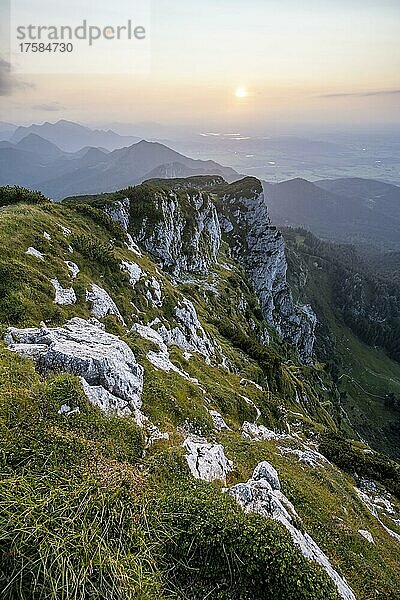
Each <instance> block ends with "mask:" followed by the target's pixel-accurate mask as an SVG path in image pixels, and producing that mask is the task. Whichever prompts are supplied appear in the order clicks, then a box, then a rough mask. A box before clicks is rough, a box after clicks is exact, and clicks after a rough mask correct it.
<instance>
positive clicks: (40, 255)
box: [25, 246, 46, 261]
mask: <svg viewBox="0 0 400 600" xmlns="http://www.w3.org/2000/svg"><path fill="white" fill-rule="evenodd" d="M25 254H29V256H34V257H35V258H38V259H39V260H43V261H44V257H45V256H46V255H45V254H43V252H39V250H36V248H33V247H32V246H29V248H28V250H27V251H26V252H25Z"/></svg>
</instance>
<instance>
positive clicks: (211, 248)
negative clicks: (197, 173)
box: [130, 190, 221, 275]
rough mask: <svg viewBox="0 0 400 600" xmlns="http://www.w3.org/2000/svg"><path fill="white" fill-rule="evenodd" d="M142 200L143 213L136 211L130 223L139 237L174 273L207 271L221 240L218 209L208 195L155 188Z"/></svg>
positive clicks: (150, 251)
mask: <svg viewBox="0 0 400 600" xmlns="http://www.w3.org/2000/svg"><path fill="white" fill-rule="evenodd" d="M142 203H143V204H142V213H139V212H137V213H135V218H134V219H132V221H131V223H130V230H131V232H132V233H133V234H134V237H135V238H136V240H137V241H139V242H140V244H141V245H142V246H143V247H144V248H145V249H146V250H147V251H148V252H149V253H150V254H152V255H153V256H154V257H156V258H157V259H158V260H159V261H160V262H161V264H162V266H163V267H164V268H167V269H169V270H170V271H171V272H172V273H173V274H174V275H179V274H180V273H183V272H194V273H203V274H206V273H207V272H208V270H209V268H210V267H211V265H213V264H214V263H215V261H216V258H217V255H218V250H219V246H220V243H221V230H220V226H219V220H218V216H217V211H216V208H215V206H214V204H213V202H212V201H211V199H210V197H209V195H208V194H206V193H203V192H198V191H196V192H194V191H193V190H191V191H182V192H178V191H169V192H167V191H164V190H159V191H158V190H157V191H155V190H153V191H149V192H148V193H144V194H143V198H142ZM136 210H137V211H139V208H138V207H137V208H136Z"/></svg>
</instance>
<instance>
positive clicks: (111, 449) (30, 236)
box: [0, 205, 400, 600]
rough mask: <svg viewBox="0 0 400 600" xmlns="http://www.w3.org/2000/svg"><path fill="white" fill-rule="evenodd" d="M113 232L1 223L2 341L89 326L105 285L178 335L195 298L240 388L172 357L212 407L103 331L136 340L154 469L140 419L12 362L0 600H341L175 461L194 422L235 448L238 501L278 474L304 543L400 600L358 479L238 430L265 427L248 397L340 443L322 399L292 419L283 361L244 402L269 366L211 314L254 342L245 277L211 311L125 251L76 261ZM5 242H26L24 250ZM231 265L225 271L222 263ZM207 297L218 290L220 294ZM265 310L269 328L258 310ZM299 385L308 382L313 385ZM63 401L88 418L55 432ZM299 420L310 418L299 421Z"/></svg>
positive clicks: (2, 416) (217, 371)
mask: <svg viewBox="0 0 400 600" xmlns="http://www.w3.org/2000/svg"><path fill="white" fill-rule="evenodd" d="M94 216H96V215H94ZM92 217H93V215H92ZM58 224H62V225H64V226H65V227H69V228H71V229H73V231H72V237H71V239H70V238H65V236H64V235H63V234H62V232H61V231H60V229H59V226H58ZM106 225H107V223H106ZM108 225H109V224H108ZM43 230H46V231H47V232H48V233H50V234H51V236H52V240H51V241H50V242H48V241H47V240H45V239H44V238H43ZM113 233H115V232H111V231H110V230H109V229H107V227H105V226H104V224H103V225H100V224H99V223H98V222H97V221H96V219H95V220H93V218H91V217H85V216H83V215H82V213H77V212H75V211H73V210H72V209H71V208H68V207H65V206H60V205H56V206H54V205H52V206H44V207H43V206H37V207H32V206H23V205H22V206H18V207H10V208H6V209H2V212H1V214H0V239H1V240H2V246H1V248H0V259H1V266H2V267H3V268H6V267H7V268H9V269H11V273H12V276H13V278H12V279H11V278H10V280H7V282H8V286H9V287H8V288H7V289H8V291H9V292H10V294H9V295H8V296H6V298H3V300H2V302H3V304H2V305H0V316H1V320H2V322H3V326H5V325H7V324H13V325H24V326H25V325H37V324H38V322H39V321H40V320H42V319H43V320H46V322H48V324H50V325H56V324H61V323H63V322H65V320H66V319H67V318H69V317H70V316H72V314H77V315H79V316H83V317H87V316H89V307H88V305H87V304H86V302H85V301H84V289H85V286H87V285H89V284H90V283H91V282H92V281H95V282H96V283H98V284H99V285H102V286H103V287H105V288H106V289H107V290H108V291H109V293H110V294H111V295H112V296H113V298H114V300H115V301H116V303H117V305H118V307H119V308H120V310H121V312H122V314H123V316H124V318H125V320H126V321H127V323H128V325H129V324H130V323H131V322H133V321H135V320H136V318H137V317H136V316H135V315H132V312H134V310H135V309H133V307H132V304H131V302H133V303H134V304H135V306H136V307H137V310H138V313H139V316H140V317H141V318H143V317H145V316H147V318H149V319H151V318H154V317H155V316H158V315H160V316H163V315H164V314H165V315H168V318H171V315H170V309H169V307H170V306H174V305H175V303H176V301H177V299H178V298H179V297H180V290H182V291H183V292H184V293H185V295H186V296H187V297H189V298H190V299H192V300H193V301H194V303H195V305H196V308H197V310H198V313H199V316H200V317H201V318H202V319H203V322H205V324H206V328H207V329H208V331H209V332H210V333H213V334H214V335H215V336H216V337H217V339H218V341H219V343H220V344H221V346H222V347H223V350H224V353H225V354H226V355H227V356H228V358H229V359H230V361H231V362H232V363H233V364H235V365H236V368H237V370H238V372H237V373H236V374H235V373H228V372H227V371H226V370H223V369H221V368H217V367H216V366H207V365H205V363H204V361H203V360H202V359H201V358H200V357H195V358H194V359H192V360H190V361H187V360H185V358H184V357H183V353H182V352H181V351H180V350H179V349H177V348H176V349H174V350H173V351H172V352H171V357H172V359H173V361H174V362H175V364H177V365H178V366H181V367H182V368H184V370H186V371H187V372H188V373H189V374H190V375H191V376H193V377H197V378H198V379H199V381H200V382H201V385H202V387H203V388H204V390H205V392H206V393H205V394H203V392H200V391H199V388H198V387H197V386H195V385H193V384H191V383H187V382H186V381H184V380H182V378H180V377H179V376H178V375H176V374H173V373H170V374H168V375H166V374H165V373H163V372H160V371H156V370H155V369H154V368H153V367H152V366H151V365H150V363H149V362H148V361H147V359H146V351H147V350H148V349H149V347H148V344H147V343H146V342H144V341H143V340H141V339H140V338H138V337H137V336H134V335H132V334H127V332H126V329H125V328H123V327H122V326H121V325H120V324H119V323H118V322H117V321H116V320H115V319H114V318H108V319H106V324H107V328H108V329H109V330H110V331H113V332H115V333H118V335H120V336H121V337H123V338H124V339H125V340H126V341H127V342H128V344H130V345H131V347H132V348H133V350H134V351H135V354H136V356H137V357H138V359H139V360H140V362H141V363H142V364H143V365H144V366H145V387H144V394H143V409H144V412H145V413H146V414H148V415H149V416H150V417H151V419H152V420H153V422H155V423H157V424H160V427H161V429H162V430H164V431H169V433H170V434H171V438H170V440H169V441H163V442H158V443H157V444H155V445H154V446H153V447H152V449H151V450H150V452H148V453H147V455H146V457H145V458H144V459H143V458H142V449H143V441H142V439H141V435H140V432H139V431H138V430H137V428H136V427H135V426H134V425H133V424H132V422H131V420H130V419H113V418H110V417H105V416H104V415H102V414H101V413H100V412H99V411H98V410H97V409H95V408H93V407H91V406H90V405H89V404H88V403H87V401H86V399H85V397H84V396H83V394H82V392H81V390H80V388H79V386H78V384H77V382H76V380H75V378H73V377H71V376H64V375H51V376H48V377H41V376H40V375H38V374H37V373H35V371H34V369H33V366H32V364H31V363H30V361H28V360H22V359H20V358H18V357H16V356H14V355H10V353H9V352H8V351H7V350H5V349H3V350H2V353H1V355H0V369H1V377H0V384H1V386H0V435H1V446H2V448H3V450H2V453H1V471H2V481H1V482H0V485H1V497H0V501H1V503H2V514H3V517H2V518H1V519H0V551H1V552H2V557H3V560H2V571H1V575H0V582H1V585H2V586H3V588H4V587H6V586H8V587H6V589H7V591H6V592H5V593H4V597H5V598H9V599H10V600H11V599H12V600H14V599H15V598H27V599H28V598H29V599H30V598H38V597H40V593H42V594H43V597H45V598H57V599H58V598H65V599H67V598H71V597H75V596H74V594H76V597H77V598H121V597H124V598H127V599H128V600H129V598H143V599H150V598H160V599H162V598H165V599H167V598H200V597H203V595H204V593H209V594H210V595H209V597H210V598H226V599H228V598H232V597H234V596H233V594H235V597H237V598H241V597H243V598H244V597H245V596H244V595H243V596H241V595H240V594H241V593H242V592H240V590H241V589H243V590H247V592H246V593H248V591H249V590H253V594H254V598H260V599H261V598H271V599H272V598H274V600H275V599H278V598H280V597H282V598H287V597H290V598H293V599H294V600H295V599H297V598H298V599H301V598H304V599H305V598H313V599H318V598H321V599H322V598H334V596H335V594H334V593H332V591H329V590H332V586H331V584H330V582H328V583H326V578H324V577H322V578H321V576H320V570H319V569H316V568H314V567H311V566H310V565H309V563H307V562H306V561H304V560H303V559H302V558H301V557H300V556H299V554H298V552H297V551H294V550H293V548H292V546H291V543H290V541H289V538H288V536H287V534H286V533H285V531H284V530H283V529H282V528H281V527H280V526H279V525H278V524H275V523H272V522H269V521H264V520H263V519H260V518H258V517H246V516H244V515H243V514H242V513H241V511H240V510H239V509H238V508H237V507H236V505H235V504H234V503H232V502H230V501H229V500H228V499H226V498H224V497H221V494H220V493H219V489H220V486H219V485H217V484H213V485H210V484H205V483H201V482H199V483H194V482H192V481H191V480H190V477H189V475H188V469H187V465H186V462H185V461H184V459H183V450H182V448H181V447H180V444H181V442H182V440H183V439H184V433H183V431H182V430H181V429H180V428H181V427H182V426H184V425H185V422H186V421H189V422H191V423H192V424H193V425H195V426H196V428H197V429H198V430H199V431H201V433H203V434H205V435H208V437H209V439H213V438H215V439H216V440H220V441H221V442H222V443H223V444H224V446H225V448H226V453H227V455H228V457H229V458H230V459H232V460H233V461H234V464H235V470H234V471H233V472H232V474H231V475H230V476H229V482H228V483H229V484H231V483H236V482H240V481H244V480H245V479H247V477H248V476H249V475H250V473H251V471H252V470H253V468H254V466H255V465H256V464H257V463H258V462H259V461H260V460H265V459H266V460H270V462H271V463H272V464H274V466H275V467H276V468H277V469H278V472H279V473H280V475H281V480H282V482H283V484H284V491H285V492H286V493H287V495H288V496H289V498H290V499H292V501H293V502H294V504H295V506H296V508H297V509H298V512H299V515H300V517H301V518H302V520H303V522H304V525H305V527H306V529H307V530H308V531H309V532H310V533H311V534H312V535H313V536H314V537H315V539H316V541H317V542H318V543H319V544H320V545H321V547H322V548H323V549H324V550H325V551H326V552H327V553H328V555H329V556H330V558H331V559H332V561H333V563H334V565H335V566H336V567H337V568H339V569H340V570H341V571H342V572H343V574H345V576H346V577H347V578H348V580H349V582H350V584H351V585H352V586H353V588H354V590H355V592H356V594H357V597H358V598H359V599H360V600H362V599H366V600H367V599H368V600H369V599H371V598H388V599H390V598H393V600H394V599H395V598H396V593H397V589H398V582H399V581H400V571H399V566H398V564H396V562H395V561H394V560H393V556H396V554H395V553H396V547H395V542H394V541H393V540H392V538H390V537H389V536H388V535H387V534H386V533H385V532H384V531H383V529H381V527H380V526H379V525H378V524H377V522H376V521H375V520H374V519H373V518H372V517H371V516H370V515H369V513H368V512H367V511H366V509H365V508H364V507H363V505H362V504H361V503H360V502H359V501H358V500H357V498H356V497H355V494H354V492H353V487H352V486H353V481H352V479H351V478H350V477H349V476H347V475H344V474H343V473H342V472H341V471H340V470H339V469H337V468H335V467H329V468H328V469H326V470H325V469H324V470H320V469H317V470H315V471H314V470H311V469H309V468H307V467H302V466H300V465H299V463H298V462H297V459H295V458H293V457H292V456H290V455H289V457H282V456H281V454H280V452H279V451H278V449H277V446H278V444H277V443H276V442H269V443H248V442H245V441H244V440H243V439H242V438H241V436H240V426H241V423H242V422H243V420H244V419H249V420H252V419H253V418H254V409H252V408H251V406H249V404H248V403H247V402H246V401H245V400H244V398H243V396H246V397H248V398H250V399H251V400H252V401H253V402H255V403H256V404H257V405H258V406H259V407H260V409H261V411H262V417H261V421H260V422H263V423H264V424H265V425H267V426H270V427H274V426H275V427H279V426H281V427H283V426H284V422H285V421H286V420H289V421H292V427H293V426H294V425H293V423H294V422H295V421H296V422H298V421H300V424H299V425H298V426H297V427H296V431H297V432H298V435H299V436H300V438H302V437H304V436H308V435H309V433H310V431H314V432H315V431H320V430H322V429H323V427H324V424H325V425H328V426H333V421H332V417H331V416H330V414H329V412H327V411H326V410H325V409H321V407H320V404H319V402H318V398H319V400H320V401H322V399H323V392H322V391H321V390H319V391H318V390H314V391H313V390H312V389H311V388H310V389H309V387H307V391H308V392H309V393H310V398H311V400H312V401H311V403H310V406H308V411H309V413H308V415H307V414H306V407H305V406H302V405H301V404H299V403H296V401H295V400H294V397H293V386H294V385H299V383H300V382H299V379H298V375H299V370H298V368H297V367H296V366H293V367H292V368H290V366H288V365H282V364H280V362H279V356H278V355H276V354H274V352H275V351H273V350H271V351H270V352H271V354H270V357H269V358H268V360H269V361H270V363H271V369H275V370H276V371H277V372H276V373H275V377H276V381H275V383H274V389H273V390H272V391H271V392H270V393H263V392H260V391H259V390H258V389H257V388H255V387H254V386H248V387H246V388H243V386H241V385H240V383H239V382H240V379H241V378H242V377H250V378H252V379H254V380H259V381H261V379H262V376H263V374H262V371H261V369H260V365H259V363H258V362H257V360H256V359H255V358H254V357H251V356H249V355H248V354H247V352H246V351H245V350H243V349H240V348H239V347H238V340H237V339H235V340H232V339H231V338H229V337H224V336H223V335H222V334H221V332H220V331H219V329H218V323H217V322H216V320H215V313H216V311H218V314H219V316H220V317H222V319H224V318H228V319H230V320H231V322H232V323H233V325H234V329H235V330H240V329H243V335H244V336H245V337H246V330H247V328H248V315H247V316H246V315H241V314H240V313H239V312H238V311H235V306H236V305H237V298H238V296H237V294H238V293H239V292H238V290H239V291H240V290H245V289H246V283H245V281H244V280H243V276H242V274H241V273H240V272H238V271H235V272H234V273H232V272H231V271H227V270H225V269H224V268H222V267H219V268H218V269H217V272H218V274H219V275H220V276H223V279H222V280H220V282H219V283H218V288H219V293H220V296H219V297H217V298H216V299H214V302H213V301H212V298H208V300H207V294H205V293H204V291H203V290H202V288H201V285H199V284H196V283H193V284H185V285H180V286H174V287H172V285H171V284H170V282H169V280H168V279H167V278H164V277H162V275H159V274H157V269H156V266H155V265H154V263H152V262H151V261H150V260H149V258H147V257H146V256H143V258H142V259H139V258H137V257H136V256H135V255H133V254H132V253H131V252H129V251H128V250H127V249H126V248H124V247H123V245H121V244H118V243H117V244H116V245H115V247H114V249H113V251H112V253H111V255H110V256H109V257H108V258H107V259H104V260H103V261H102V262H100V263H99V262H97V261H96V260H94V259H93V258H91V257H90V256H87V255H85V252H84V250H85V247H84V246H82V252H78V250H77V249H76V247H77V246H78V244H75V245H74V239H76V236H91V237H94V238H95V239H96V240H97V242H98V243H100V244H103V245H104V246H107V245H108V244H109V241H110V238H111V237H115V236H113ZM74 236H75V237H74ZM10 239H13V240H16V243H14V242H13V245H12V246H11V244H10V243H9V241H8V240H10ZM121 239H122V238H121ZM70 242H72V243H73V245H74V247H75V252H74V254H72V255H70V254H69V252H68V250H67V246H68V244H69V243H70ZM29 245H33V246H34V247H36V248H37V249H38V250H41V251H42V252H44V253H45V254H46V262H45V263H42V262H40V263H39V262H38V261H37V259H35V258H33V257H29V256H27V255H26V254H25V250H26V248H27V247H28V246H29ZM115 257H116V258H118V260H120V259H122V258H123V259H129V260H134V261H135V262H138V263H140V265H141V266H142V268H143V269H145V270H146V271H147V272H148V273H149V274H154V275H157V278H158V279H159V280H162V283H163V293H164V297H165V300H164V309H163V311H164V312H163V311H158V309H154V308H150V307H149V305H148V304H146V302H145V300H144V295H143V292H144V290H142V291H141V290H140V286H139V288H138V290H136V288H135V290H132V289H131V288H130V286H129V284H128V282H127V279H126V277H125V276H124V275H123V274H122V273H120V271H119V269H115V263H114V262H113V258H115ZM67 259H72V260H74V261H76V262H77V264H78V265H79V267H80V268H81V273H80V274H79V275H78V278H77V280H76V282H75V283H74V289H75V291H76V292H77V296H78V304H77V305H76V306H75V307H58V306H55V305H54V304H53V302H52V298H53V291H52V288H51V285H50V284H49V282H48V279H49V278H50V277H54V276H58V277H59V280H60V282H61V283H62V284H63V285H67V284H68V285H71V281H70V279H69V276H68V272H67V270H66V267H65V265H64V263H63V260H67ZM227 261H228V259H227V257H226V256H225V257H223V260H222V261H221V262H222V263H224V264H225V263H226V262H227ZM230 268H233V265H231V266H230ZM228 274H230V277H231V278H230V279H229V276H228ZM232 275H234V276H235V277H232ZM212 281H213V277H212V274H210V276H209V283H210V282H212ZM11 282H12V285H11ZM4 289H6V288H4ZM211 296H212V295H211ZM248 299H249V300H251V299H250V298H248ZM252 303H253V304H254V300H252ZM252 310H254V312H253V313H252V317H253V318H254V319H255V320H256V319H257V311H256V306H255V307H254V309H252ZM242 341H243V340H242ZM264 358H265V357H264ZM265 360H267V359H265ZM268 360H267V367H268V364H269V363H268ZM277 360H278V363H277ZM277 364H278V368H277ZM303 376H304V378H307V374H306V373H303ZM309 376H310V377H311V375H310V374H309ZM271 383H272V382H271ZM304 385H308V384H307V383H304ZM313 394H314V396H315V399H314V400H313ZM205 397H207V398H209V400H210V403H209V405H208V406H209V407H210V408H211V407H213V408H216V409H217V410H219V411H220V412H222V413H223V415H224V417H225V418H226V420H227V422H228V424H229V426H230V427H231V429H232V431H231V432H228V433H225V434H216V433H215V432H213V431H212V423H211V420H210V416H209V414H208V413H207V411H206V410H205V407H204V398H205ZM63 402H69V403H72V404H74V405H78V406H80V408H81V415H79V416H77V417H76V418H75V417H74V418H73V419H69V418H68V417H65V416H60V415H58V414H57V410H58V408H59V406H60V405H61V404H63ZM282 407H284V410H283V413H282ZM327 408H328V410H330V408H331V407H329V405H327ZM287 410H292V411H293V412H299V411H301V412H303V413H305V416H304V418H303V419H300V420H299V418H298V417H297V416H295V415H293V416H292V417H290V414H287V413H286V411H287ZM284 445H288V444H287V443H286V442H285V444H284ZM343 506H346V508H347V512H345V511H344V510H343V508H342V507H343ZM9 523H11V527H10V526H9ZM358 528H363V529H368V530H369V531H371V532H372V533H373V535H374V537H375V539H376V546H370V545H368V543H367V542H366V541H365V540H364V539H363V538H361V536H360V535H359V534H358V533H357V529H358ZM171 540H176V543H171ZM260 540H262V543H261V544H260V543H259V541H260ZM189 548H191V552H190V553H189V552H188V549H189ZM177 565H180V566H179V567H178V566H177ZM199 565H200V570H198V569H199ZM171 567H174V568H173V569H172V570H171ZM61 573H63V576H62V577H61ZM34 574H35V575H34ZM14 577H15V579H13V578H14ZM221 583H222V587H220V588H218V585H220V584H221ZM216 586H217V587H216ZM252 586H253V587H252ZM254 586H256V587H255V588H254ZM257 586H259V587H258V588H257ZM218 589H219V591H217V590H218ZM371 590H372V591H371ZM373 590H376V591H373ZM243 594H245V592H243Z"/></svg>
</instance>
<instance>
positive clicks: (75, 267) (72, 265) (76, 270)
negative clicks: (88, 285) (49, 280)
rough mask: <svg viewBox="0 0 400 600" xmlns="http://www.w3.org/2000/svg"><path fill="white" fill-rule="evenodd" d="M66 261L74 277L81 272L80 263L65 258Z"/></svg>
mask: <svg viewBox="0 0 400 600" xmlns="http://www.w3.org/2000/svg"><path fill="white" fill-rule="evenodd" d="M64 262H65V264H66V265H67V267H68V270H69V272H70V273H71V277H72V279H75V278H76V276H77V275H78V273H79V272H80V270H79V267H78V265H77V264H76V263H74V262H72V260H65V261H64Z"/></svg>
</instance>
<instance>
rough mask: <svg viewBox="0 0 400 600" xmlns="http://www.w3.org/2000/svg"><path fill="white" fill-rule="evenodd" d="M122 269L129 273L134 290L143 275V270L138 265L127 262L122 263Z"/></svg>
mask: <svg viewBox="0 0 400 600" xmlns="http://www.w3.org/2000/svg"><path fill="white" fill-rule="evenodd" d="M121 269H122V270H123V271H126V272H127V273H128V275H129V282H130V284H131V286H132V287H133V288H134V287H135V285H136V284H137V282H138V281H139V279H140V278H141V276H142V275H143V271H142V269H141V268H140V267H139V265H137V264H136V263H133V262H128V261H126V260H123V261H122V262H121Z"/></svg>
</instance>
